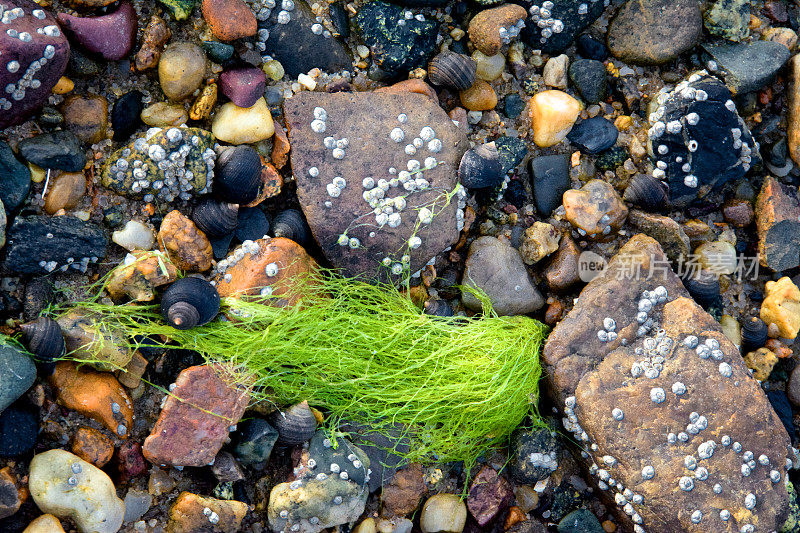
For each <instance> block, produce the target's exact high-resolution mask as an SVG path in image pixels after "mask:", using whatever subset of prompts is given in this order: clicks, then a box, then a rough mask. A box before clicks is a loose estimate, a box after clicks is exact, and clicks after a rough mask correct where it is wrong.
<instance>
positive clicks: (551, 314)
mask: <svg viewBox="0 0 800 533" xmlns="http://www.w3.org/2000/svg"><path fill="white" fill-rule="evenodd" d="M563 315H564V304H562V303H561V302H559V301H558V300H554V301H553V302H551V303H550V305H548V306H547V310H546V311H545V313H544V323H545V324H547V325H548V326H555V325H556V323H557V322H558V321H559V320H561V317H562V316H563Z"/></svg>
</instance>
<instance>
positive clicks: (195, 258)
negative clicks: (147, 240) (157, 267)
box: [157, 209, 214, 272]
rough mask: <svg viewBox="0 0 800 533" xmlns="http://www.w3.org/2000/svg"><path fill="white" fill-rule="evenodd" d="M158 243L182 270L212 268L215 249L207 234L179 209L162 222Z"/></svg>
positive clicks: (195, 270)
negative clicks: (212, 247)
mask: <svg viewBox="0 0 800 533" xmlns="http://www.w3.org/2000/svg"><path fill="white" fill-rule="evenodd" d="M157 241H158V245H159V247H160V248H161V250H163V251H164V252H165V253H166V254H167V255H168V256H169V258H170V260H171V261H172V262H173V263H174V264H175V266H176V267H178V268H179V269H181V270H189V271H192V272H205V271H206V270H208V269H209V268H211V263H212V261H213V260H214V251H213V250H212V249H211V242H210V241H209V240H208V237H206V236H205V234H204V233H203V232H202V231H200V230H199V229H197V226H195V225H194V222H192V221H191V220H190V219H189V218H188V217H186V216H184V215H183V214H182V213H181V212H180V211H178V210H177V209H175V210H173V211H170V212H169V213H167V216H165V217H164V220H163V221H162V222H161V227H160V228H159V230H158V237H157Z"/></svg>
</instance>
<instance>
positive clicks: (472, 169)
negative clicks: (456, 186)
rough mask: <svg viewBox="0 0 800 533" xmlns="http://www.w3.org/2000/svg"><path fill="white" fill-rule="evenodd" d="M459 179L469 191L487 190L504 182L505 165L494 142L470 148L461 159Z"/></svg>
mask: <svg viewBox="0 0 800 533" xmlns="http://www.w3.org/2000/svg"><path fill="white" fill-rule="evenodd" d="M458 177H459V179H460V180H461V184H462V185H463V186H464V187H466V188H468V189H485V188H487V187H494V186H496V185H499V184H500V182H501V181H502V180H503V164H502V163H501V162H500V153H499V152H498V151H497V147H496V146H495V144H494V142H490V143H486V144H481V145H478V146H476V147H475V148H470V149H469V150H467V151H466V152H464V155H463V156H462V157H461V163H460V164H459V165H458Z"/></svg>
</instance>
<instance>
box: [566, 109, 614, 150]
mask: <svg viewBox="0 0 800 533" xmlns="http://www.w3.org/2000/svg"><path fill="white" fill-rule="evenodd" d="M617 137H619V130H617V127H616V126H615V125H614V123H613V122H611V121H610V120H608V119H606V118H603V117H593V118H589V119H586V120H584V121H581V122H579V123H578V124H576V125H575V126H574V127H573V128H572V131H570V132H569V134H568V135H567V139H569V141H570V142H571V143H572V144H574V145H575V146H577V147H578V148H580V149H581V151H582V152H585V153H587V154H598V153H600V152H602V151H603V150H608V149H609V148H611V147H612V146H614V144H615V143H616V142H617Z"/></svg>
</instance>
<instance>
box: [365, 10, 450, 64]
mask: <svg viewBox="0 0 800 533" xmlns="http://www.w3.org/2000/svg"><path fill="white" fill-rule="evenodd" d="M416 16H420V17H421V18H422V20H418V19H417V18H415V17H416ZM355 24H356V26H357V28H358V31H359V34H360V37H361V40H363V41H364V43H365V44H366V45H367V46H369V48H370V50H371V51H372V58H373V61H374V63H375V65H376V66H377V67H378V68H380V69H381V70H383V71H385V72H388V73H390V74H393V75H399V74H402V73H405V72H408V71H410V70H412V69H415V68H417V67H424V66H425V65H427V63H428V60H429V59H430V58H431V56H432V55H433V53H434V51H435V48H436V36H437V35H438V29H439V23H438V22H436V20H428V19H427V18H425V16H424V15H422V14H417V13H413V12H411V11H408V10H406V9H403V8H401V7H399V6H396V5H393V4H387V3H386V2H379V1H378V2H370V3H368V4H365V5H363V6H361V8H360V9H359V10H358V14H357V15H356V17H355Z"/></svg>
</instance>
